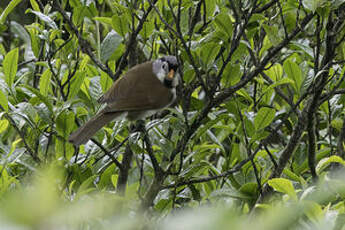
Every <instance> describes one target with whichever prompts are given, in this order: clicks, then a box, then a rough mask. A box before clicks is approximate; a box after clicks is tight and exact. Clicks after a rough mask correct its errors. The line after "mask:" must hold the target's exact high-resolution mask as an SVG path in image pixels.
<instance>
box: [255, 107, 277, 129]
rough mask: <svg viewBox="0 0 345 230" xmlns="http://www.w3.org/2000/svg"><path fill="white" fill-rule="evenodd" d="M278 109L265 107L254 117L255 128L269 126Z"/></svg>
mask: <svg viewBox="0 0 345 230" xmlns="http://www.w3.org/2000/svg"><path fill="white" fill-rule="evenodd" d="M275 114H276V111H275V110H274V109H272V108H267V107H263V108H261V109H260V110H259V112H258V113H257V114H256V116H255V118H254V127H255V130H260V129H263V128H265V127H266V126H268V125H269V124H270V123H271V122H272V121H273V120H274V117H275Z"/></svg>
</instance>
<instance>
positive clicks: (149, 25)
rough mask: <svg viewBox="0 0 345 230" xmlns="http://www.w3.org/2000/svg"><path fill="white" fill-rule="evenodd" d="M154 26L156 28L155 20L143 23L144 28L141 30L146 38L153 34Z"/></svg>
mask: <svg viewBox="0 0 345 230" xmlns="http://www.w3.org/2000/svg"><path fill="white" fill-rule="evenodd" d="M154 28H155V24H154V21H153V20H150V21H146V22H145V23H144V25H143V28H142V30H141V31H140V35H141V36H142V37H143V38H144V39H145V40H146V39H148V38H149V37H150V36H151V34H152V33H153V30H154Z"/></svg>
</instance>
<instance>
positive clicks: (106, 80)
mask: <svg viewBox="0 0 345 230" xmlns="http://www.w3.org/2000/svg"><path fill="white" fill-rule="evenodd" d="M112 85H113V80H112V79H111V78H110V77H109V76H108V74H106V73H105V72H103V71H102V72H101V86H102V90H103V92H106V91H107V90H108V89H110V87H111V86H112Z"/></svg>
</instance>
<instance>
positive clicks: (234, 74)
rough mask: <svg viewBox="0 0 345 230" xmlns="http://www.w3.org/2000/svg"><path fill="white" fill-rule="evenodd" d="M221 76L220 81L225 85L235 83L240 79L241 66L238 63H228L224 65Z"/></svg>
mask: <svg viewBox="0 0 345 230" xmlns="http://www.w3.org/2000/svg"><path fill="white" fill-rule="evenodd" d="M223 76H224V77H222V83H223V84H224V86H225V87H229V86H231V85H235V84H236V83H238V82H239V81H240V80H241V76H242V72H241V66H240V65H239V64H231V63H228V65H227V66H226V67H225V70H224V74H223Z"/></svg>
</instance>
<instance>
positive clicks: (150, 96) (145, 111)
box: [68, 55, 179, 146]
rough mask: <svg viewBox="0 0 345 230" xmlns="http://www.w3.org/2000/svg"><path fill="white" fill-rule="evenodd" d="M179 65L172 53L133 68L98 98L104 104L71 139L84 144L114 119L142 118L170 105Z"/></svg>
mask: <svg viewBox="0 0 345 230" xmlns="http://www.w3.org/2000/svg"><path fill="white" fill-rule="evenodd" d="M177 68H178V62H177V58H176V57H175V56H170V55H169V56H163V57H161V58H158V59H156V60H153V61H147V62H144V63H141V64H138V65H135V66H134V67H132V68H130V69H129V70H128V71H127V72H126V73H125V74H124V75H123V76H122V77H121V78H119V79H117V80H116V81H115V82H114V83H113V85H112V86H111V87H110V89H109V90H108V91H107V92H105V93H104V94H103V95H102V96H101V97H100V98H99V99H98V102H99V103H100V104H105V107H104V108H103V109H101V110H100V111H99V112H98V113H97V114H96V115H95V116H93V117H92V118H91V119H90V120H89V121H87V122H86V123H85V124H84V125H82V126H81V127H79V128H78V129H77V130H76V131H74V132H72V133H71V135H70V136H69V138H68V141H69V142H70V143H72V144H73V145H75V146H79V145H82V144H85V143H86V142H87V141H88V140H89V139H90V138H91V137H92V136H93V135H94V134H95V133H96V132H97V131H98V130H100V129H101V128H102V127H103V126H105V125H106V124H108V123H110V122H111V121H113V120H118V119H124V118H125V119H127V120H129V121H136V120H142V119H145V118H146V117H149V116H152V115H153V114H155V113H157V112H158V111H160V110H162V109H164V108H166V107H168V106H170V105H171V104H172V103H173V102H174V101H175V99H176V86H177V85H178V82H179V80H178V79H179V74H178V73H177Z"/></svg>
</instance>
